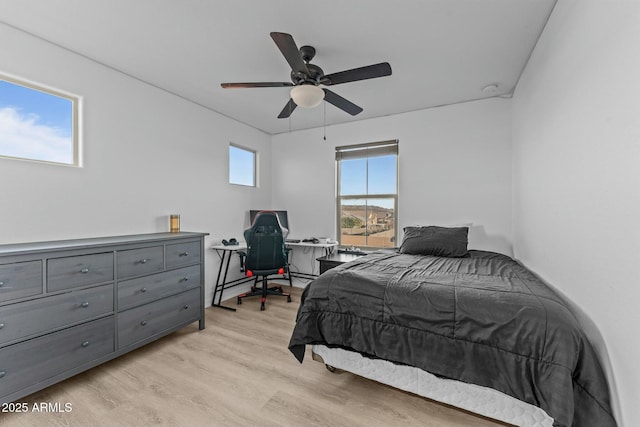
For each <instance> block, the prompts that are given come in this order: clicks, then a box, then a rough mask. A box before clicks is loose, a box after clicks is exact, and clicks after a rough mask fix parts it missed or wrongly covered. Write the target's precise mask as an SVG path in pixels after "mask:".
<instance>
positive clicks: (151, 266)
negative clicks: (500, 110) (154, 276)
mask: <svg viewBox="0 0 640 427" xmlns="http://www.w3.org/2000/svg"><path fill="white" fill-rule="evenodd" d="M117 256H118V278H122V277H133V276H140V275H143V274H149V273H156V272H158V271H162V270H163V269H164V249H163V247H162V246H152V247H149V248H141V249H129V250H126V251H118V253H117Z"/></svg>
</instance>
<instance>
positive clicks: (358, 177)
mask: <svg viewBox="0 0 640 427" xmlns="http://www.w3.org/2000/svg"><path fill="white" fill-rule="evenodd" d="M336 163H337V172H338V179H337V187H338V188H337V194H338V199H337V204H338V206H337V229H338V240H339V242H340V244H341V245H343V246H355V247H360V248H366V247H371V248H384V247H394V246H396V236H397V206H398V141H384V142H377V143H371V144H360V145H351V146H344V147H336Z"/></svg>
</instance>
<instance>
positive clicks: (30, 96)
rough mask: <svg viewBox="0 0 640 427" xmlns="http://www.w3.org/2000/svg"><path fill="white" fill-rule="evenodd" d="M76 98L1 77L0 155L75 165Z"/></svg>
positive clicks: (77, 150) (77, 162) (76, 152)
mask: <svg viewBox="0 0 640 427" xmlns="http://www.w3.org/2000/svg"><path fill="white" fill-rule="evenodd" d="M78 144H79V143H78V98H75V97H73V96H70V95H65V94H62V93H60V92H56V91H53V90H51V89H45V88H42V87H38V86H35V85H33V84H31V83H24V82H19V81H17V80H13V79H8V78H4V77H2V76H0V156H3V157H12V158H18V159H28V160H37V161H43V162H51V163H61V164H67V165H74V166H78V165H79V162H80V159H79V146H78Z"/></svg>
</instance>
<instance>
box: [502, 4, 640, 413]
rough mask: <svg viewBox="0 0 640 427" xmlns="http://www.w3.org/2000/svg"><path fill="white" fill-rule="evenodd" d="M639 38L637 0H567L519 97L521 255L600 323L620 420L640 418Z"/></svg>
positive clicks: (517, 227) (517, 232)
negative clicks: (639, 332) (638, 408)
mask: <svg viewBox="0 0 640 427" xmlns="http://www.w3.org/2000/svg"><path fill="white" fill-rule="evenodd" d="M638 46H640V3H639V2H637V1H624V0H615V1H602V0H559V2H558V4H557V6H556V8H555V10H554V12H553V14H552V16H551V20H550V21H549V23H548V25H547V28H546V29H545V31H544V33H543V35H542V38H541V39H540V41H539V43H538V45H537V47H536V49H535V52H534V54H533V56H532V58H531V60H530V62H529V64H528V66H527V68H526V71H525V73H524V75H523V76H522V78H521V80H520V83H519V85H518V88H517V90H516V92H515V96H514V121H513V138H514V146H513V151H514V164H513V169H514V208H513V210H514V247H515V255H516V257H517V258H519V259H520V260H521V261H523V262H524V264H526V265H527V266H528V267H530V268H531V269H532V270H534V271H535V272H537V273H539V274H540V275H541V276H542V277H543V278H544V279H546V280H548V281H549V282H550V283H552V284H554V285H555V286H556V287H558V288H559V289H560V290H561V291H562V292H564V293H565V294H566V295H567V296H568V297H569V298H570V299H572V300H573V301H574V302H575V303H576V304H577V305H578V306H579V307H581V308H582V309H583V310H584V312H585V313H586V314H587V315H588V316H589V317H590V318H591V319H592V320H593V322H594V323H595V326H596V327H597V328H598V329H599V330H600V332H601V334H602V336H603V337H604V339H603V338H602V337H598V334H597V333H596V332H595V331H593V330H590V332H591V333H592V334H593V335H594V339H596V340H599V342H598V345H599V350H600V353H601V355H602V356H603V358H604V361H605V367H606V369H607V370H608V371H609V374H610V375H611V374H613V378H615V381H614V380H613V378H612V379H611V380H610V384H611V386H612V387H613V389H614V390H613V391H614V394H615V392H617V395H618V398H619V403H620V406H621V408H622V414H621V416H620V414H618V415H619V417H618V420H619V424H620V425H621V426H622V425H626V426H637V425H640V413H639V412H638V411H637V408H636V406H637V403H638V402H639V401H640V369H638V361H639V360H640V341H638V339H637V335H638V334H637V331H636V327H637V326H638V324H640V315H639V314H638V313H639V312H640V311H639V310H638V307H637V305H638V300H640V286H639V285H640V269H639V268H638V264H639V262H640V228H639V227H638V223H637V221H638V218H640V169H639V165H640V119H639V117H640V78H639V76H640V55H639V54H638V52H639V51H638ZM605 345H606V348H605ZM607 356H608V357H609V358H610V361H611V365H610V366H606V365H607V363H606V362H607V360H606V359H607ZM611 369H612V371H613V372H611ZM616 410H617V411H619V407H617V408H616Z"/></svg>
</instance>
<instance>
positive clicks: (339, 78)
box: [320, 62, 391, 86]
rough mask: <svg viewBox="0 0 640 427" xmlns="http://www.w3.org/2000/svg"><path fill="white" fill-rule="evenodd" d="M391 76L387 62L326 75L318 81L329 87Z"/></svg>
mask: <svg viewBox="0 0 640 427" xmlns="http://www.w3.org/2000/svg"><path fill="white" fill-rule="evenodd" d="M390 75H391V65H389V63H388V62H381V63H379V64H374V65H367V66H366V67H360V68H353V69H351V70H346V71H340V72H338V73H333V74H327V75H326V76H324V77H323V78H322V80H321V81H320V82H321V83H322V84H324V85H327V86H330V85H337V84H340V83H348V82H355V81H358V80H367V79H375V78H376V77H384V76H390Z"/></svg>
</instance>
